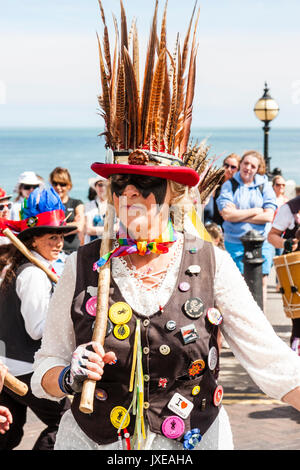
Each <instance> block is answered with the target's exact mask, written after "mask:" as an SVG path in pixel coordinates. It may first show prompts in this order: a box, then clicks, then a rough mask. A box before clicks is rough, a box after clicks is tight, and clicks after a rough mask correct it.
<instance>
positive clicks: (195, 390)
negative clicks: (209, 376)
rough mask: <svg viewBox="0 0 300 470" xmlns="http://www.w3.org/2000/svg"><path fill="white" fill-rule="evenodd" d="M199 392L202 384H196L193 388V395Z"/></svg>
mask: <svg viewBox="0 0 300 470" xmlns="http://www.w3.org/2000/svg"><path fill="white" fill-rule="evenodd" d="M199 393H200V385H195V387H194V388H193V390H192V395H193V397H195V396H197V395H198V394H199Z"/></svg>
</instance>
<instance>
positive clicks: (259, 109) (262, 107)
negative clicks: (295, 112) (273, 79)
mask: <svg viewBox="0 0 300 470" xmlns="http://www.w3.org/2000/svg"><path fill="white" fill-rule="evenodd" d="M269 91H270V90H269V88H268V85H267V83H265V88H264V94H263V96H262V97H261V98H260V99H259V100H258V101H257V103H256V105H255V107H254V112H255V115H256V117H257V118H258V119H259V120H260V121H262V122H264V127H263V131H264V159H265V162H266V171H267V175H268V176H269V177H271V170H270V160H271V158H270V157H269V132H270V126H269V123H270V122H271V121H273V119H275V118H276V116H277V115H278V113H279V106H278V104H277V103H276V101H275V100H274V99H273V98H272V97H271V95H270V93H269Z"/></svg>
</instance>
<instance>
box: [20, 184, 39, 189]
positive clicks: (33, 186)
mask: <svg viewBox="0 0 300 470" xmlns="http://www.w3.org/2000/svg"><path fill="white" fill-rule="evenodd" d="M22 187H23V189H26V190H29V189H36V188H38V187H39V185H38V184H23V185H22Z"/></svg>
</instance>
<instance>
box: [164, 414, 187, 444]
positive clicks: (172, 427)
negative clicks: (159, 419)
mask: <svg viewBox="0 0 300 470" xmlns="http://www.w3.org/2000/svg"><path fill="white" fill-rule="evenodd" d="M184 428H185V426H184V422H183V420H182V419H181V418H180V417H179V416H168V417H167V418H166V419H165V420H164V422H163V423H162V433H163V435H164V436H166V437H167V438H168V439H177V438H178V437H180V436H182V434H183V433H184Z"/></svg>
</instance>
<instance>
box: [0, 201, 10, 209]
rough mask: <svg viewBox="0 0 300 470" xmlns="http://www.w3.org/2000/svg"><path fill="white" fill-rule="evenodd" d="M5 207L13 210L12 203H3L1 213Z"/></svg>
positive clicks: (0, 206)
mask: <svg viewBox="0 0 300 470" xmlns="http://www.w3.org/2000/svg"><path fill="white" fill-rule="evenodd" d="M5 207H7V209H9V210H10V209H11V208H12V203H11V202H8V203H6V204H5V203H3V204H0V211H3V210H4V209H5Z"/></svg>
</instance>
